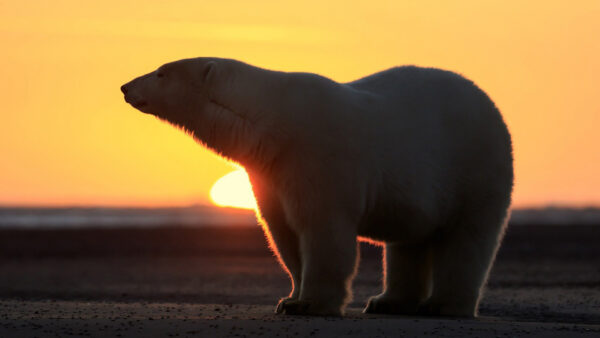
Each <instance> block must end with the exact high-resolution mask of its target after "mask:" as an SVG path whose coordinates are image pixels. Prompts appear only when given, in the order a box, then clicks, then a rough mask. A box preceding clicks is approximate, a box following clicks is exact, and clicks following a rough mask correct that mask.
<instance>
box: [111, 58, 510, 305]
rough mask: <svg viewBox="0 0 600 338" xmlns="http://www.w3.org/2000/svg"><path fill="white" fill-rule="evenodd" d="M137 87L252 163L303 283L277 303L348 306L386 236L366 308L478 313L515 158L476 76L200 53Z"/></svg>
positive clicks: (136, 97)
mask: <svg viewBox="0 0 600 338" xmlns="http://www.w3.org/2000/svg"><path fill="white" fill-rule="evenodd" d="M159 73H161V74H163V75H164V76H162V77H158V76H157V74H159ZM123 90H124V92H126V100H127V101H128V102H130V103H132V104H133V105H134V106H137V107H138V109H140V110H142V111H144V112H147V113H151V114H154V115H156V116H158V117H159V118H161V119H165V120H167V121H169V122H171V123H173V124H174V125H177V126H179V127H182V128H184V129H185V130H187V131H188V132H190V133H191V134H192V135H193V136H194V137H195V138H196V139H197V140H199V141H201V142H203V143H204V144H205V145H206V146H208V147H209V148H211V149H213V150H214V151H216V152H218V153H220V154H221V155H223V156H225V157H227V158H229V159H231V160H233V161H236V162H238V163H240V164H242V165H243V166H244V167H245V168H246V170H247V171H248V173H249V175H250V178H251V181H252V185H253V190H254V193H255V196H256V199H257V202H258V205H259V209H260V214H259V217H260V218H261V219H262V220H263V225H264V228H265V232H266V234H267V236H268V238H269V240H270V243H271V245H272V247H273V250H274V251H275V252H276V253H277V254H278V256H279V258H280V261H281V263H282V264H283V266H284V267H285V268H286V269H287V271H288V272H289V274H290V276H291V279H292V282H293V291H292V292H291V294H290V295H289V297H288V298H286V299H283V300H282V301H281V302H280V304H279V306H278V312H282V311H284V312H286V313H291V314H315V315H339V314H341V313H343V310H344V307H345V305H346V304H347V302H348V301H349V300H350V296H351V293H350V284H351V281H352V278H353V276H354V274H355V271H356V265H357V261H358V258H357V257H358V254H357V237H358V236H360V237H362V238H366V239H370V240H373V241H379V242H384V243H385V262H384V264H385V283H384V292H383V293H382V294H381V295H379V296H377V297H373V298H372V299H371V300H370V301H369V304H368V306H367V308H366V311H367V312H374V313H378V312H380V313H399V314H416V313H421V314H426V315H450V316H474V315H476V311H477V304H478V300H479V297H480V291H481V288H482V286H483V284H484V283H485V280H486V278H487V274H488V271H489V269H490V266H491V264H492V262H493V259H494V256H495V253H496V250H497V248H498V246H499V242H500V240H501V238H502V234H503V229H504V228H505V224H506V221H507V219H508V214H507V210H508V207H509V204H510V195H511V191H512V182H513V169H512V153H511V141H510V135H509V133H508V131H507V128H506V126H505V124H504V122H503V120H502V117H501V115H500V113H499V111H498V110H497V109H496V107H495V106H494V104H493V102H492V101H491V100H490V99H489V98H488V97H487V96H486V94H485V93H484V92H482V91H481V90H480V89H478V88H477V87H476V86H475V85H474V84H473V83H472V82H470V81H468V80H466V79H464V78H463V77H461V76H460V75H457V74H455V73H452V72H448V71H443V70H438V69H432V68H418V67H410V66H409V67H398V68H393V69H389V70H386V71H383V72H380V73H376V74H374V75H371V76H368V77H365V78H363V79H360V80H357V81H354V82H350V83H345V84H341V83H337V82H334V81H331V80H329V79H327V78H324V77H322V76H319V75H315V74H308V73H284V72H275V71H269V70H265V69H260V68H256V67H252V66H250V65H247V64H244V63H241V62H238V61H234V60H226V59H216V58H197V59H188V60H181V61H177V62H174V63H170V64H167V65H164V66H162V67H161V68H159V70H157V71H154V72H152V73H149V74H147V75H145V76H142V77H140V78H138V79H135V80H133V81H132V82H130V83H129V84H127V85H125V86H123Z"/></svg>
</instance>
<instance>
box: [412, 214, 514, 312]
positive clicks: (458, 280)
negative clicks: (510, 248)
mask: <svg viewBox="0 0 600 338" xmlns="http://www.w3.org/2000/svg"><path fill="white" fill-rule="evenodd" d="M483 210H485V209H483ZM483 210H479V211H477V212H474V213H471V214H466V215H465V216H464V218H463V219H462V221H461V222H460V224H457V226H456V227H454V228H453V229H452V230H451V231H449V232H448V233H446V234H445V235H444V237H443V238H441V239H440V240H439V241H438V242H437V243H436V244H435V245H434V248H433V290H432V294H431V297H430V298H429V299H428V300H427V301H426V302H425V304H424V305H423V306H421V308H420V310H419V311H420V313H421V314H423V315H433V316H453V317H475V316H476V315H477V307H478V303H479V298H480V295H481V291H482V288H483V285H484V284H485V282H486V279H487V276H488V272H489V270H490V268H491V266H492V263H493V261H494V258H495V256H496V251H497V249H498V247H499V244H500V241H501V239H502V236H503V234H504V228H505V225H506V223H505V222H506V212H498V209H497V208H496V209H494V211H492V212H485V211H483Z"/></svg>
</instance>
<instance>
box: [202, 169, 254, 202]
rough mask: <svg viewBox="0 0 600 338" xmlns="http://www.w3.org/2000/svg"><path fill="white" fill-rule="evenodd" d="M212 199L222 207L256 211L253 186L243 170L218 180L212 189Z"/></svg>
mask: <svg viewBox="0 0 600 338" xmlns="http://www.w3.org/2000/svg"><path fill="white" fill-rule="evenodd" d="M210 199H211V200H212V201H213V203H215V204H216V205H218V206H220V207H234V208H242V209H256V200H255V199H254V194H253V193H252V185H251V184H250V179H249V178H248V174H247V173H246V171H245V170H243V169H240V170H236V171H233V172H230V173H229V174H227V175H225V176H223V177H221V178H220V179H218V180H217V181H216V182H215V184H214V185H213V186H212V188H211V189H210Z"/></svg>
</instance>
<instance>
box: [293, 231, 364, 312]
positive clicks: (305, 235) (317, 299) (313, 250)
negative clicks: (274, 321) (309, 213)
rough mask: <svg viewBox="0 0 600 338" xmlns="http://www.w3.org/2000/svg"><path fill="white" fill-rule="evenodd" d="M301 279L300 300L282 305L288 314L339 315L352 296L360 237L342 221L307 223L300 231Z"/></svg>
mask: <svg viewBox="0 0 600 338" xmlns="http://www.w3.org/2000/svg"><path fill="white" fill-rule="evenodd" d="M299 237H300V252H301V259H302V283H301V287H300V296H299V298H298V300H290V301H288V302H286V303H285V304H284V305H283V306H282V308H283V309H282V310H283V311H284V312H285V313H286V314H297V315H320V316H340V315H342V314H343V313H344V308H345V306H346V304H347V303H348V302H349V301H350V299H351V291H350V286H351V283H352V279H353V278H354V275H355V273H356V266H357V257H358V249H357V240H356V237H357V235H356V232H355V231H354V230H353V227H352V226H351V225H349V224H347V223H346V224H344V223H343V222H339V221H333V222H331V223H324V224H308V225H305V226H304V227H303V228H302V230H301V232H300V236H299Z"/></svg>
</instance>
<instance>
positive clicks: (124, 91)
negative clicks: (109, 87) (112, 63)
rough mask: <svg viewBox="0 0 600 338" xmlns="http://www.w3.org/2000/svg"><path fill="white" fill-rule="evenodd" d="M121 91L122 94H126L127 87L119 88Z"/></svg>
mask: <svg viewBox="0 0 600 338" xmlns="http://www.w3.org/2000/svg"><path fill="white" fill-rule="evenodd" d="M121 91H122V92H123V94H127V85H126V84H124V85H122V86H121Z"/></svg>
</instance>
